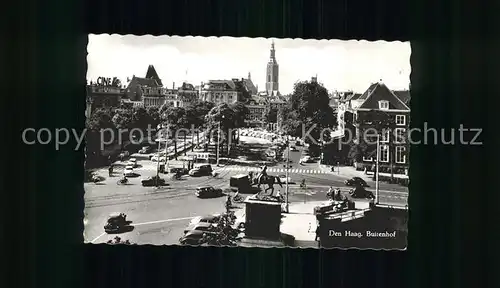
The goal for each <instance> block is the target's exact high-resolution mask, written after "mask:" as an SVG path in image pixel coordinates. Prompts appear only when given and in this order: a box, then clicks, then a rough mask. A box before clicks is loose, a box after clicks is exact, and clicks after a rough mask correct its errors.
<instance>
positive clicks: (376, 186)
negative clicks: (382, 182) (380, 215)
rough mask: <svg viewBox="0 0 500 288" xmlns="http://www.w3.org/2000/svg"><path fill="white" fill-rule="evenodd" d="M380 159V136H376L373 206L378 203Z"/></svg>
mask: <svg viewBox="0 0 500 288" xmlns="http://www.w3.org/2000/svg"><path fill="white" fill-rule="evenodd" d="M379 159H380V135H377V160H376V161H377V162H376V167H375V204H378V203H379V187H378V169H379V167H378V166H379Z"/></svg>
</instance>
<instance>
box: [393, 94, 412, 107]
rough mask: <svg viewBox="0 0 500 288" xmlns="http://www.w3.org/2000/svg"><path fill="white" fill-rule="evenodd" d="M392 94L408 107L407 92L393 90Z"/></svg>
mask: <svg viewBox="0 0 500 288" xmlns="http://www.w3.org/2000/svg"><path fill="white" fill-rule="evenodd" d="M392 92H394V94H395V95H396V96H397V97H398V98H399V100H401V101H402V102H403V103H405V104H406V106H410V100H411V95H410V91H409V90H394V91H392Z"/></svg>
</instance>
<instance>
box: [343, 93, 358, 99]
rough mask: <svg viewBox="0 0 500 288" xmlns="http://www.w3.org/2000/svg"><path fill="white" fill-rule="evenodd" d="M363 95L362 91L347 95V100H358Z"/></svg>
mask: <svg viewBox="0 0 500 288" xmlns="http://www.w3.org/2000/svg"><path fill="white" fill-rule="evenodd" d="M361 95H362V94H360V93H354V94H351V95H349V96H347V98H346V99H345V100H358V99H359V97H361Z"/></svg>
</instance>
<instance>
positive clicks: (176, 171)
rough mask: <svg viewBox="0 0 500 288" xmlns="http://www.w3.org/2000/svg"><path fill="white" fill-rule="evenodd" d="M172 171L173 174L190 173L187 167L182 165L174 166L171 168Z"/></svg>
mask: <svg viewBox="0 0 500 288" xmlns="http://www.w3.org/2000/svg"><path fill="white" fill-rule="evenodd" d="M169 172H170V173H172V174H177V173H178V174H181V175H185V174H188V173H189V170H188V169H186V168H180V167H174V168H170V171H169Z"/></svg>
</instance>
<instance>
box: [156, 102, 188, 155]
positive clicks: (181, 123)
mask: <svg viewBox="0 0 500 288" xmlns="http://www.w3.org/2000/svg"><path fill="white" fill-rule="evenodd" d="M185 112H186V111H185V110H184V108H182V107H168V108H167V109H166V110H165V111H164V112H163V114H162V121H163V123H164V124H165V125H166V126H167V127H168V128H169V130H170V131H171V132H172V135H173V137H172V141H173V142H174V157H175V159H176V160H177V131H179V129H181V128H185V126H186V124H185V121H186V120H185Z"/></svg>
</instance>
